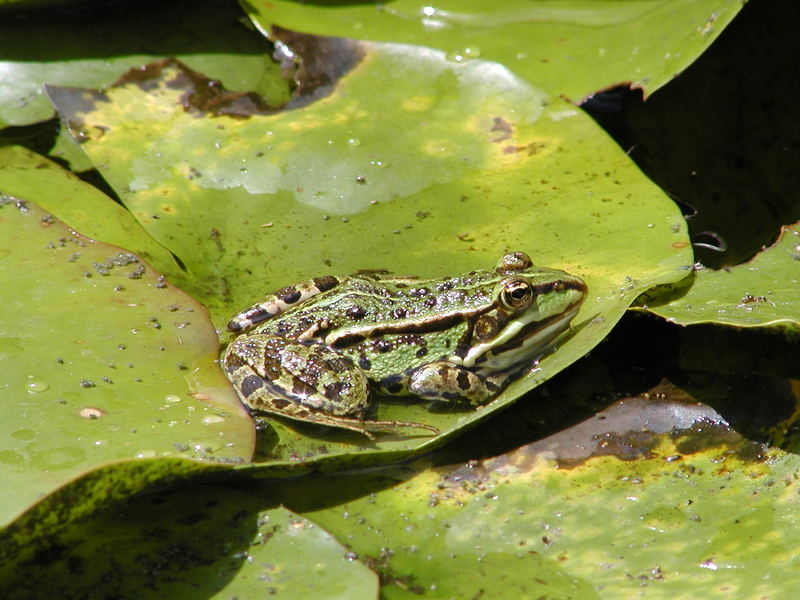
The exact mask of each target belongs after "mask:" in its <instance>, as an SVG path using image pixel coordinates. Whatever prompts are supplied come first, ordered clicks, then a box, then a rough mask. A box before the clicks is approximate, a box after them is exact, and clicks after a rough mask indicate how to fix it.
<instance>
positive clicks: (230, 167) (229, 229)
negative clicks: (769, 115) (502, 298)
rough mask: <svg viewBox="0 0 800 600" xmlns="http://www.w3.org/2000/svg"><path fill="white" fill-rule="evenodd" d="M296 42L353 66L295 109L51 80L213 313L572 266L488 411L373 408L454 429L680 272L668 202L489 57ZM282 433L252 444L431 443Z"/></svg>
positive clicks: (131, 83) (529, 383)
mask: <svg viewBox="0 0 800 600" xmlns="http://www.w3.org/2000/svg"><path fill="white" fill-rule="evenodd" d="M291 41H293V42H297V41H300V42H302V43H304V44H305V45H306V47H308V46H309V45H310V46H311V47H315V46H317V45H318V46H320V47H323V48H325V49H327V51H328V53H327V54H324V56H325V57H326V58H325V60H329V61H331V62H332V63H334V64H339V65H341V64H353V65H354V66H353V67H352V70H350V72H349V73H347V74H346V75H345V76H344V77H343V78H342V79H340V80H339V81H338V82H337V84H336V86H335V87H333V88H331V87H330V86H328V88H326V93H327V94H328V95H324V96H323V97H322V98H321V99H319V100H316V101H315V102H311V103H308V104H305V105H302V104H299V105H298V106H297V108H294V109H293V110H287V111H282V112H277V113H270V112H267V113H264V112H263V111H259V110H254V108H253V101H252V99H250V98H246V97H242V96H241V95H230V94H227V93H226V92H225V91H224V90H222V89H220V88H219V87H216V88H214V87H213V86H208V85H207V84H205V83H204V80H203V79H202V77H200V76H199V75H198V74H197V73H193V72H191V71H188V70H187V69H186V68H185V67H184V66H183V65H181V64H179V63H175V62H162V63H158V64H154V65H151V66H150V67H149V68H148V69H147V70H140V71H137V72H135V73H130V74H128V75H127V76H125V77H124V78H123V79H122V80H121V81H120V83H119V84H118V85H117V86H115V87H113V88H111V89H109V90H108V91H107V92H105V93H102V94H99V93H97V92H92V91H88V90H78V89H65V88H51V89H50V91H49V93H50V95H51V97H52V98H53V101H54V103H55V104H56V106H57V107H58V110H59V112H60V113H61V115H62V118H63V119H64V120H65V123H67V124H69V126H70V127H71V129H72V131H73V134H74V135H75V136H76V137H77V138H78V139H79V140H80V141H81V142H82V144H83V148H84V150H85V151H86V152H87V154H88V155H89V156H90V157H91V158H92V160H93V161H94V162H95V163H96V164H98V165H104V168H103V170H102V172H103V174H104V176H106V177H107V179H108V181H109V183H110V184H111V185H112V186H113V187H114V189H115V190H116V191H117V192H118V193H119V194H120V196H121V197H122V198H123V200H124V201H125V203H126V205H127V207H128V208H129V209H130V210H131V212H132V213H133V214H134V215H135V216H136V217H137V219H138V220H139V221H140V222H141V224H142V225H143V227H144V228H145V229H146V230H147V231H148V232H149V233H150V234H151V235H152V236H153V237H154V238H155V239H157V240H158V241H159V242H160V243H162V244H163V245H165V246H166V247H167V248H169V249H170V250H171V251H172V252H173V253H175V254H176V255H177V256H178V257H179V258H180V259H181V261H182V262H183V264H185V265H186V268H187V271H186V272H185V273H184V272H177V271H176V272H174V273H172V274H170V275H171V277H172V281H174V282H175V283H177V284H179V285H180V286H181V287H182V288H183V289H185V290H187V291H189V292H190V293H192V294H193V295H195V297H197V298H199V299H201V300H202V301H203V302H204V303H205V304H206V305H207V306H208V307H209V308H210V310H211V312H212V316H213V319H214V321H215V323H217V324H218V327H221V326H222V325H223V324H224V323H225V322H226V321H227V320H228V319H229V318H230V316H231V315H232V314H233V313H235V312H237V311H239V310H241V309H242V308H244V307H246V306H247V305H249V304H251V303H253V302H254V301H257V300H259V299H260V298H261V297H263V295H264V294H265V293H267V292H268V291H271V290H273V289H277V288H278V287H281V286H284V285H287V284H290V283H294V282H296V281H298V280H300V279H305V278H309V277H313V276H320V275H324V274H328V273H347V272H352V271H355V270H358V269H388V270H390V271H392V272H394V273H397V274H415V275H420V276H444V275H450V274H454V273H461V272H464V271H468V270H471V269H474V268H490V267H491V266H492V265H494V264H495V262H496V261H497V258H498V257H499V256H500V255H501V254H502V253H503V252H504V251H506V250H509V249H514V250H523V251H526V252H528V253H529V254H530V255H531V256H532V257H533V258H534V261H535V262H537V263H538V264H541V265H544V266H552V267H559V268H564V269H565V270H567V271H569V272H571V273H573V274H576V275H579V276H581V277H583V278H584V279H585V280H586V282H587V283H588V285H589V289H590V297H589V299H588V300H587V302H586V303H585V305H584V309H583V310H582V312H581V313H580V314H579V315H578V317H577V318H576V319H575V322H574V325H575V330H576V334H575V335H574V336H573V337H572V338H571V339H569V340H568V341H566V342H565V343H564V344H563V345H562V346H561V347H560V348H559V350H558V351H557V352H556V353H554V354H553V355H552V356H551V357H549V358H548V359H546V360H545V361H543V362H542V364H541V365H540V368H539V369H538V370H537V371H536V372H534V373H530V374H529V375H527V376H526V377H524V378H522V379H521V380H519V381H517V382H515V383H514V384H513V385H512V386H510V387H509V388H508V390H507V391H506V393H504V394H503V395H502V396H501V397H500V398H499V399H498V400H497V401H496V402H494V403H493V404H492V405H491V406H490V407H488V408H486V409H484V410H482V411H476V412H456V413H453V412H441V411H440V412H432V411H430V410H429V409H428V407H426V406H424V405H422V404H419V403H408V402H401V403H397V402H394V403H381V406H380V410H379V411H378V414H377V418H380V419H399V420H406V421H419V422H426V423H431V424H433V425H436V426H437V427H438V428H439V429H440V430H442V431H443V432H448V431H454V430H457V429H460V428H461V427H463V426H465V425H468V424H470V423H473V422H475V421H476V420H478V419H481V418H482V417H483V416H485V415H486V414H488V413H489V412H490V411H491V410H493V409H497V408H500V407H502V406H503V405H505V404H507V403H509V402H511V401H513V400H514V399H516V398H517V397H519V396H520V395H521V394H522V393H524V392H525V391H527V390H530V389H531V388H533V387H534V386H535V385H537V384H538V383H539V382H541V381H544V380H545V379H547V378H548V377H550V376H552V375H553V374H554V373H556V372H557V371H558V370H560V369H562V368H564V367H565V366H567V365H568V364H569V363H571V362H572V361H574V360H576V359H577V358H579V357H580V356H582V355H583V354H585V353H586V352H587V351H588V350H589V349H590V348H591V347H592V346H593V345H595V344H596V343H598V342H599V341H600V340H601V339H603V337H605V335H606V333H607V332H608V330H609V329H610V328H611V327H612V326H613V324H614V323H615V322H616V321H617V319H619V317H620V316H621V315H622V314H623V312H624V311H625V309H626V308H627V307H628V305H629V304H630V302H631V301H632V300H633V299H634V298H635V297H636V296H637V295H638V294H639V293H641V292H642V291H644V290H645V289H648V288H649V287H651V286H652V285H654V284H657V283H665V282H674V281H677V280H679V279H681V278H683V277H685V275H686V274H687V272H688V271H687V270H686V266H687V265H689V264H691V262H692V258H691V249H690V247H689V245H688V243H687V240H686V234H685V227H684V223H683V219H682V218H681V216H680V214H679V212H678V210H677V208H676V207H675V205H674V204H673V203H672V202H671V201H670V200H669V199H668V198H666V197H665V196H664V195H663V194H662V193H661V192H660V191H659V190H657V189H656V188H654V187H653V186H652V185H651V184H650V183H649V182H648V181H647V180H646V179H645V178H643V177H642V175H641V174H640V173H639V172H638V171H637V170H636V169H635V168H634V167H633V166H632V165H631V163H630V162H629V161H628V159H627V157H626V156H625V155H624V153H622V152H621V151H620V150H619V149H618V148H617V147H616V146H615V145H614V144H612V143H611V142H610V141H609V140H608V139H607V138H606V137H605V135H604V134H603V133H602V132H601V131H600V130H599V129H597V127H596V126H595V125H594V124H593V123H592V122H591V121H590V120H589V119H587V118H586V117H585V116H584V115H583V114H582V113H581V112H580V111H578V110H576V109H575V108H574V107H572V106H570V105H569V104H566V103H563V102H561V101H558V100H553V99H550V98H549V97H548V96H547V95H546V94H545V93H544V92H542V91H540V90H537V89H535V88H533V87H532V86H531V85H529V84H528V83H526V82H525V81H523V80H521V79H519V78H517V77H515V76H514V75H513V74H511V73H510V72H509V71H508V70H506V69H505V68H504V67H502V66H500V65H497V64H493V63H488V62H483V61H479V60H476V61H470V62H468V63H463V64H461V63H454V62H452V61H450V60H448V59H447V57H446V56H445V55H444V54H443V53H441V52H438V51H433V50H425V49H420V48H414V47H411V46H399V45H373V44H353V43H350V42H348V41H346V40H331V39H322V40H319V39H315V38H304V37H302V36H301V37H300V38H299V40H297V39H292V40H291ZM390 74H391V78H389V79H387V77H389V75H390ZM387 81H390V82H391V85H387V84H386V82H387ZM377 87H381V88H382V89H383V93H381V94H374V93H373V90H374V89H376V88H377ZM209 90H210V91H209ZM243 102H244V103H245V104H244V105H243V104H242V103H243ZM242 106H244V109H243V108H242ZM232 111H238V112H237V116H232V115H231V116H229V115H227V114H221V113H222V112H232ZM387 115H392V119H391V120H390V121H387V120H386V116H387ZM275 432H277V435H274V434H271V435H270V436H268V437H267V438H266V439H265V441H264V443H262V444H261V448H262V451H263V453H264V454H263V457H264V458H289V459H292V460H298V459H309V458H312V457H314V456H317V455H331V454H333V453H338V452H342V451H345V452H352V451H354V450H358V449H362V450H375V449H383V450H387V451H396V450H401V449H409V448H418V447H420V445H421V444H424V443H427V442H432V441H434V440H431V438H430V437H429V436H424V435H416V434H415V435H416V437H411V435H405V436H404V435H399V436H398V435H389V434H387V435H384V436H383V437H381V438H380V440H379V442H378V444H377V445H374V444H372V443H371V442H368V441H367V440H366V439H364V438H363V436H358V435H349V434H342V433H341V432H327V431H320V430H319V428H308V427H302V426H300V427H298V426H297V425H296V424H294V423H292V424H288V426H285V425H284V424H283V423H277V422H276V425H275ZM440 442H441V439H440V440H438V441H437V443H440Z"/></svg>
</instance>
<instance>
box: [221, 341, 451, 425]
mask: <svg viewBox="0 0 800 600" xmlns="http://www.w3.org/2000/svg"><path fill="white" fill-rule="evenodd" d="M223 362H224V365H225V368H226V371H227V375H228V378H229V379H230V380H231V382H232V383H233V386H234V389H235V390H236V393H237V394H238V395H239V398H240V399H241V400H242V403H243V404H244V405H245V406H247V407H249V408H251V409H254V410H260V411H264V412H268V413H271V414H275V415H280V416H284V417H288V418H290V419H295V420H297V421H305V422H308V423H316V424H319V425H328V426H330V427H340V428H344V429H350V430H352V431H357V432H358V433H361V434H363V435H366V436H367V437H369V438H371V439H372V438H374V437H375V436H374V435H373V434H372V431H371V430H374V429H382V428H397V427H421V428H424V429H429V430H432V431H435V432H436V433H438V430H437V429H436V428H435V427H432V426H430V425H424V424H421V423H411V422H405V421H370V420H364V419H361V418H359V415H362V414H363V413H364V411H365V410H366V408H367V406H368V401H369V382H368V380H367V378H366V375H364V372H363V371H361V369H359V368H358V367H357V366H356V365H355V364H354V363H353V362H352V361H351V360H350V359H349V358H347V357H344V356H341V355H340V354H339V353H337V352H336V351H334V350H332V349H330V348H328V347H326V346H323V345H320V344H308V343H305V344H304V343H301V342H298V341H296V340H289V339H285V338H280V337H272V336H268V335H259V334H252V335H247V336H242V337H239V338H237V339H235V340H233V342H231V344H230V345H229V346H228V350H227V352H226V354H225V358H224V360H223Z"/></svg>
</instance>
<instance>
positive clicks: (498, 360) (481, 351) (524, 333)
mask: <svg viewBox="0 0 800 600" xmlns="http://www.w3.org/2000/svg"><path fill="white" fill-rule="evenodd" d="M581 304H582V302H581V301H579V302H576V303H575V304H573V305H572V306H571V307H570V308H569V310H567V311H566V312H563V313H560V314H557V315H553V316H552V317H550V318H548V319H544V320H543V321H534V320H529V321H525V320H519V321H517V322H514V323H509V325H508V326H507V327H506V329H505V330H504V331H503V333H502V335H501V336H499V337H498V338H496V339H494V340H492V341H491V342H487V343H483V344H478V345H477V346H474V347H472V348H470V350H469V352H467V354H466V356H464V358H458V357H456V356H454V357H451V358H450V360H452V361H453V362H458V363H460V364H462V365H464V366H465V367H474V366H478V367H479V368H480V370H481V371H486V372H489V373H493V372H498V371H503V370H505V369H509V368H511V367H513V366H515V365H518V364H519V363H520V362H522V361H524V360H526V359H528V358H530V359H535V358H537V357H538V356H539V355H540V354H539V353H540V352H542V351H544V350H545V349H546V348H547V346H548V345H549V343H550V342H551V341H553V340H554V339H555V338H556V337H557V336H558V335H559V334H560V333H562V332H563V331H564V330H565V329H567V327H569V324H570V321H572V319H573V318H575V315H577V314H578V311H579V310H580V307H581Z"/></svg>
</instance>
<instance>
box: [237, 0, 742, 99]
mask: <svg viewBox="0 0 800 600" xmlns="http://www.w3.org/2000/svg"><path fill="white" fill-rule="evenodd" d="M243 5H244V6H245V8H246V9H247V10H248V12H249V14H250V17H251V18H252V19H253V20H254V22H255V23H256V25H257V26H259V27H260V28H261V29H262V30H263V31H267V30H268V29H269V28H270V26H272V25H280V26H281V27H285V28H288V29H294V30H297V31H302V32H304V33H313V34H317V35H334V36H341V37H347V38H354V39H361V40H372V41H379V42H402V43H407V44H417V45H421V46H427V47H432V48H437V49H440V50H442V51H444V53H445V54H446V55H447V56H448V58H449V59H450V60H452V61H454V62H467V61H470V60H472V59H475V58H482V59H485V60H491V61H496V62H499V63H502V64H504V65H506V66H507V67H508V68H509V69H511V70H512V71H513V72H514V73H516V74H517V75H519V76H520V77H522V78H524V79H526V80H528V81H530V82H533V83H535V84H536V85H537V86H540V87H542V88H543V89H546V90H548V91H550V92H551V93H553V94H554V95H555V96H566V97H567V98H569V99H570V100H572V101H573V102H576V103H577V102H580V101H581V100H582V99H583V98H584V97H586V96H588V95H590V94H593V93H595V92H597V91H599V90H602V89H606V88H609V87H612V86H614V85H620V84H627V83H630V85H631V86H632V87H642V88H644V89H645V91H646V93H648V94H649V93H652V92H653V91H655V90H657V89H658V88H660V87H661V86H662V85H664V84H665V83H667V82H669V81H671V80H672V79H673V78H674V77H675V75H676V74H677V73H679V72H681V71H682V70H683V69H685V68H686V67H687V66H688V65H689V64H691V63H692V61H694V60H695V59H696V58H697V56H698V55H699V54H700V53H702V52H703V50H705V49H706V48H707V47H708V46H709V44H711V42H713V41H714V39H715V38H716V37H717V35H719V33H720V32H721V31H722V30H723V29H724V28H725V26H726V25H727V24H728V23H729V22H730V20H731V19H733V17H734V16H735V15H736V13H737V12H738V11H739V9H740V8H741V3H740V2H738V1H732V0H703V1H698V0H652V1H646V2H618V1H616V0H592V1H588V2H587V1H584V0H578V1H567V2H564V1H557V2H556V1H552V0H540V1H538V2H529V1H526V0H514V1H511V2H502V3H495V4H487V3H486V2H481V1H479V0H469V1H464V0H445V1H443V2H437V3H435V4H432V3H430V2H426V1H422V0H396V1H394V2H390V3H387V4H373V3H371V2H368V3H351V4H341V3H327V2H326V3H308V4H306V3H299V2H291V1H288V0H275V1H270V2H252V3H251V2H245V3H243ZM645 40H646V42H645Z"/></svg>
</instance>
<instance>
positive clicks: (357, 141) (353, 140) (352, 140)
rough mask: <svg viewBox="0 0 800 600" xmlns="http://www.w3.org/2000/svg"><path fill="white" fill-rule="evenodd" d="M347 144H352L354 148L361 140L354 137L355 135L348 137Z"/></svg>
mask: <svg viewBox="0 0 800 600" xmlns="http://www.w3.org/2000/svg"><path fill="white" fill-rule="evenodd" d="M347 145H348V146H352V147H353V148H356V147H358V146H360V145H361V140H360V139H358V138H355V137H353V138H350V139H348V140H347Z"/></svg>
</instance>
